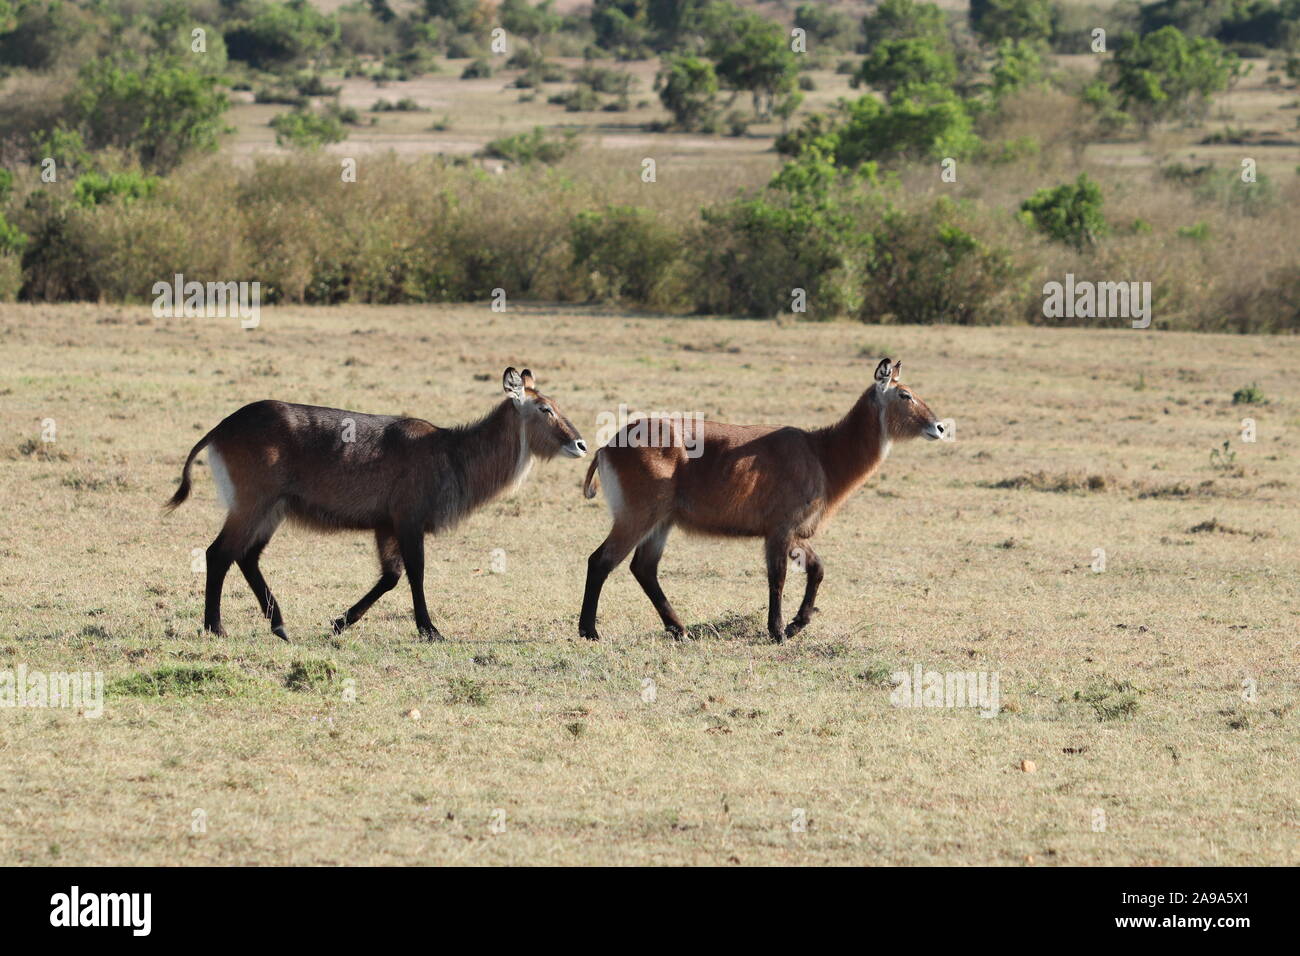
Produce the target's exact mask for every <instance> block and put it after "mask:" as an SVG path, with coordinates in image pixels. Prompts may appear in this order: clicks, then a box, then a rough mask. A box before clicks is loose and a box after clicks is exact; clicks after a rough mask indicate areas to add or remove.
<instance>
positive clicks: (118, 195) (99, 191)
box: [72, 172, 159, 206]
mask: <svg viewBox="0 0 1300 956" xmlns="http://www.w3.org/2000/svg"><path fill="white" fill-rule="evenodd" d="M158 183H159V179H158V177H157V176H142V175H141V174H140V173H137V172H124V173H111V174H108V175H104V174H101V173H94V172H91V173H85V174H83V175H81V176H79V177H77V180H76V181H75V182H74V183H73V184H72V194H73V196H74V197H75V199H76V201H77V203H78V204H80V205H82V206H99V205H102V204H103V203H107V202H113V201H115V200H120V201H121V202H122V203H131V202H134V201H135V200H137V199H142V198H144V197H146V196H149V195H151V194H152V193H153V191H154V190H155V189H156V188H157V187H158Z"/></svg>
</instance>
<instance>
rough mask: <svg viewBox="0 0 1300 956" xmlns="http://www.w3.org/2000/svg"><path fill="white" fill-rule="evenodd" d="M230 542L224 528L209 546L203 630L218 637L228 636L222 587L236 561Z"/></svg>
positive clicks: (204, 590) (204, 592)
mask: <svg viewBox="0 0 1300 956" xmlns="http://www.w3.org/2000/svg"><path fill="white" fill-rule="evenodd" d="M228 541H229V535H228V534H227V533H226V529H225V528H222V529H221V533H220V534H218V535H217V536H216V538H215V539H214V540H213V542H212V543H211V544H210V545H208V551H207V567H208V579H207V584H206V586H205V587H204V589H203V629H204V630H205V631H211V632H212V633H213V634H216V635H217V636H218V637H225V636H226V629H225V628H224V627H222V626H221V587H222V585H223V584H224V583H225V580H226V572H227V571H229V570H230V565H231V564H233V563H234V560H235V556H234V554H233V552H232V551H231V549H230V547H229V545H228V544H227V542H228Z"/></svg>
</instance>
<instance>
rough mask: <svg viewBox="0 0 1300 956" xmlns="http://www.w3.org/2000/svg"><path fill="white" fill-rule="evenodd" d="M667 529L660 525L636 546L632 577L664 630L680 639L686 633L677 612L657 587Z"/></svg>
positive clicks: (661, 589)
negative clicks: (657, 616)
mask: <svg viewBox="0 0 1300 956" xmlns="http://www.w3.org/2000/svg"><path fill="white" fill-rule="evenodd" d="M669 528H670V526H669V525H668V524H662V525H660V526H659V527H657V528H655V530H654V531H652V532H650V534H649V535H647V536H646V538H645V540H644V541H642V542H641V543H640V544H639V545H637V549H636V553H635V554H633V555H632V576H633V577H635V578H636V580H637V583H638V584H640V585H641V590H643V591H645V594H646V597H648V598H649V599H650V603H651V604H653V605H654V609H655V610H656V611H658V612H659V618H660V620H662V621H663V622H664V628H665V629H666V630H667V631H668V633H669V634H671V635H672V636H673V637H676V638H680V637H682V636H683V635H684V634H685V633H686V628H684V627H683V626H682V622H681V620H680V619H679V618H678V617H677V612H676V611H674V610H673V606H672V605H671V604H670V603H669V602H668V598H667V597H666V596H665V595H664V592H663V588H661V587H660V586H659V559H660V558H661V557H663V553H664V545H665V544H667V543H668V531H669Z"/></svg>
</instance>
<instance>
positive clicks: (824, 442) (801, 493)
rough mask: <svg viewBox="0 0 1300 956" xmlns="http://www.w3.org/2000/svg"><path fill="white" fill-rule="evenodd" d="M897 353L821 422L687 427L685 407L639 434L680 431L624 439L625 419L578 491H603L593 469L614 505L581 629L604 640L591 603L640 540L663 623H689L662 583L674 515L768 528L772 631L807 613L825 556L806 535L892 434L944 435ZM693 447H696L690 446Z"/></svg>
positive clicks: (706, 524) (789, 631) (728, 526)
mask: <svg viewBox="0 0 1300 956" xmlns="http://www.w3.org/2000/svg"><path fill="white" fill-rule="evenodd" d="M902 364H903V363H902V362H893V363H891V362H890V360H889V359H882V360H881V362H880V364H879V365H878V366H877V367H876V373H875V381H874V382H873V383H872V384H871V387H869V388H868V389H867V390H866V391H865V392H863V393H862V396H861V397H860V398H859V399H858V400H857V402H856V403H855V404H854V406H853V407H852V408H851V409H849V412H848V414H847V415H845V416H844V417H843V418H842V419H840V420H839V421H838V422H836V423H835V424H834V425H830V426H828V427H826V428H819V429H816V430H815V431H806V430H804V429H802V428H791V427H777V426H771V425H722V424H715V423H713V422H703V423H701V424H702V427H703V429H704V434H703V435H702V436H701V435H682V434H678V432H680V431H681V430H682V429H684V428H689V427H691V426H692V424H693V423H692V422H691V421H690V420H689V419H685V420H681V421H678V420H674V419H669V418H662V419H658V420H654V421H648V422H647V423H646V427H643V428H641V429H640V434H643V435H644V434H647V433H648V434H650V435H661V436H662V435H664V434H668V435H671V436H673V440H671V441H658V442H656V443H655V445H654V446H653V447H652V446H650V445H647V444H646V443H644V442H643V441H637V440H635V439H634V440H632V441H629V440H628V434H629V431H630V430H632V429H634V427H635V426H636V423H635V422H634V423H631V424H629V425H627V426H625V427H624V428H623V429H622V430H621V431H620V432H619V433H618V435H616V436H615V437H614V438H613V439H611V441H610V442H609V444H607V445H606V446H605V447H603V448H601V449H600V450H599V451H597V452H596V456H595V460H593V461H592V463H591V467H590V468H589V469H588V470H587V480H586V482H585V483H584V484H583V493H584V494H585V495H586V496H587V497H588V498H593V497H595V495H596V488H595V481H594V480H593V479H594V478H595V477H596V476H597V474H598V475H599V478H600V484H601V487H602V488H603V490H604V492H605V500H606V501H607V502H608V503H609V509H610V512H611V513H612V514H613V516H614V527H613V528H612V529H611V530H610V532H609V536H608V537H607V538H606V539H605V540H604V542H603V543H602V544H601V546H600V547H599V548H597V549H596V550H595V551H593V552H592V554H591V557H590V558H589V559H588V560H587V589H586V593H585V595H584V596H583V599H582V615H581V616H580V617H579V619H578V633H579V634H581V635H582V636H583V637H586V638H589V639H590V640H593V641H594V640H599V639H600V635H599V634H598V633H597V631H596V606H597V604H598V603H599V602H600V591H601V588H602V587H603V586H604V584H605V579H606V578H607V577H609V574H610V572H611V571H613V570H614V568H616V567H618V565H619V564H620V563H621V562H622V561H623V559H624V558H626V557H627V556H628V555H629V554H631V553H632V552H633V550H635V552H636V553H635V554H634V555H633V557H632V574H633V576H635V577H636V579H637V582H638V583H639V584H640V585H641V588H642V589H643V590H644V591H645V593H646V596H647V597H649V598H650V602H651V603H652V604H653V605H654V607H655V610H656V611H658V612H659V616H660V618H662V619H663V622H664V627H666V628H667V629H668V630H669V631H670V632H671V633H672V634H673V635H674V636H678V637H680V636H681V635H682V634H683V632H684V628H683V627H682V622H681V620H680V619H679V618H678V617H677V613H676V612H675V611H674V610H673V608H672V605H671V604H669V603H668V598H667V597H665V596H664V592H663V589H662V588H660V587H659V558H660V556H661V555H662V554H663V551H664V544H665V542H667V540H668V532H669V530H671V529H672V528H673V527H675V526H678V527H681V528H683V529H684V530H686V531H688V532H695V533H697V534H706V535H719V536H730V537H761V538H763V539H764V542H765V545H764V547H765V553H766V557H767V584H768V609H767V631H768V634H769V635H770V636H771V638H772V640H774V641H778V642H779V641H782V640H784V639H785V638H787V637H791V636H793V635H795V634H797V633H799V631H801V630H803V629H804V627H806V626H807V625H808V621H809V619H810V618H811V617H812V615H813V613H814V611H815V610H816V608H815V606H814V602H815V601H816V600H817V589H818V588H819V587H820V586H821V583H822V577H823V569H822V563H821V561H820V560H819V559H818V558H817V553H816V552H815V551H813V549H812V546H811V545H810V544H809V540H810V539H811V538H812V537H813V535H815V534H816V533H817V531H818V529H819V528H820V527H821V526H822V525H823V524H824V523H825V522H826V520H827V519H828V518H830V516H831V515H833V514H834V513H835V511H836V509H838V508H839V506H840V505H841V504H842V503H843V502H844V500H845V499H846V498H847V497H848V496H849V495H850V494H852V493H853V492H854V491H855V490H856V489H857V488H858V487H860V486H861V485H862V483H863V482H865V481H866V480H867V479H868V478H869V477H871V475H872V473H873V472H874V471H875V470H876V469H877V468H878V467H880V463H881V462H883V461H884V460H885V456H886V455H888V454H889V447H890V443H891V442H893V441H902V440H905V439H908V438H916V437H917V436H924V437H925V438H928V439H931V440H934V439H939V438H942V437H943V436H944V430H945V426H944V425H942V424H941V423H940V422H938V421H936V420H935V417H934V415H933V413H931V411H930V409H929V408H928V407H927V406H926V404H925V402H923V401H921V399H920V398H918V397H917V396H916V395H914V394H913V393H912V392H911V390H910V389H907V388H905V387H903V386H902V385H900V384H899V383H898V372H899V369H900V368H901V367H902ZM687 448H693V449H695V451H696V455H695V456H694V457H692V456H691V455H688V454H687ZM791 558H794V559H795V560H797V561H799V562H800V563H801V565H802V566H803V568H804V570H806V571H807V574H808V581H807V584H806V586H805V589H804V595H803V603H802V604H800V605H799V612H798V613H797V614H796V615H795V617H794V620H793V621H791V622H790V624H789V626H787V627H786V628H785V629H784V630H782V628H781V622H782V617H781V592H782V590H783V589H784V587H785V575H786V566H787V563H788V562H789V560H790V559H791Z"/></svg>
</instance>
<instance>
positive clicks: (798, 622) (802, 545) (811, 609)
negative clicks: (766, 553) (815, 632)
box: [785, 541, 825, 637]
mask: <svg viewBox="0 0 1300 956" xmlns="http://www.w3.org/2000/svg"><path fill="white" fill-rule="evenodd" d="M794 550H795V552H796V553H797V554H798V556H799V560H801V561H803V566H804V570H805V571H807V572H808V582H807V583H806V584H805V585H804V591H803V602H802V603H801V604H800V605H799V613H797V614H796V615H795V616H794V620H793V621H791V622H790V624H789V626H788V627H786V629H785V636H786V637H794V636H795V635H796V634H798V633H799V632H800V631H802V630H803V629H804V628H805V627H807V626H808V622H809V621H810V620H812V616H813V615H814V614H815V613H816V612H817V608H816V603H817V589H818V588H819V587H821V584H822V577H823V576H824V575H825V572H824V571H823V569H822V562H821V558H819V557H817V552H816V551H814V550H813V549H812V545H810V544H809V543H808V542H807V541H801V542H799V544H797V545H796V546H795V549H794Z"/></svg>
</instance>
